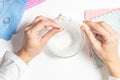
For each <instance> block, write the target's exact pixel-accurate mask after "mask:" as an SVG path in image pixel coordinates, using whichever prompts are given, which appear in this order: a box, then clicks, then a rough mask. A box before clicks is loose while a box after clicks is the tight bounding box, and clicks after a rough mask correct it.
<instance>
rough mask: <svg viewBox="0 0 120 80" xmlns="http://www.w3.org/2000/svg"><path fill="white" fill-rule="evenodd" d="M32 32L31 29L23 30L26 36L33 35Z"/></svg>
mask: <svg viewBox="0 0 120 80" xmlns="http://www.w3.org/2000/svg"><path fill="white" fill-rule="evenodd" d="M33 33H34V31H33V30H28V31H25V34H26V35H27V36H31V35H33Z"/></svg>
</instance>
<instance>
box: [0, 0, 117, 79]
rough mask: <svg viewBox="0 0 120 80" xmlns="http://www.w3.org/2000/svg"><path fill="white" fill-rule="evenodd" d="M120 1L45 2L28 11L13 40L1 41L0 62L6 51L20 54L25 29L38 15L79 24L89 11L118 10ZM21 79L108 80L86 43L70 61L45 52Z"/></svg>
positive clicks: (32, 62)
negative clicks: (18, 51)
mask: <svg viewBox="0 0 120 80" xmlns="http://www.w3.org/2000/svg"><path fill="white" fill-rule="evenodd" d="M118 1H119V0H111V1H110V0H91V1H90V0H46V1H45V2H43V3H42V4H39V5H37V6H35V7H33V8H31V9H29V10H26V11H25V14H24V16H23V18H22V21H21V23H20V25H19V28H18V32H17V34H15V35H14V36H13V37H12V40H10V41H3V40H0V44H1V45H0V51H1V52H0V54H1V56H0V59H2V57H3V54H4V53H5V51H6V50H13V51H17V50H19V49H20V47H21V46H22V42H23V31H24V26H26V25H28V24H29V23H30V22H31V21H32V20H33V19H34V18H35V17H36V16H39V15H43V16H47V17H49V18H55V17H56V16H57V15H58V14H59V13H62V14H63V15H64V16H66V17H69V18H72V19H74V20H76V21H79V22H80V21H82V20H84V11H85V10H86V9H102V8H118V7H119V2H118ZM22 80H107V72H106V69H105V68H99V69H98V68H96V66H95V64H94V62H93V61H92V59H91V58H89V56H88V43H87V41H85V44H84V46H83V49H82V50H81V52H80V53H79V54H77V55H76V56H74V57H71V58H66V59H63V58H57V57H54V56H52V55H51V54H49V52H48V51H46V50H44V51H43V52H42V53H41V54H40V55H38V56H37V57H35V58H34V59H33V60H32V61H31V62H30V63H29V68H28V70H27V71H26V72H25V74H24V76H23V78H22Z"/></svg>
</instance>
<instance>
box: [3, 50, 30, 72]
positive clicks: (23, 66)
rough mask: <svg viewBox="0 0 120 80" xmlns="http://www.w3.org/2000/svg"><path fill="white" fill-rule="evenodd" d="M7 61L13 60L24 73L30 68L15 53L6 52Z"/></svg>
mask: <svg viewBox="0 0 120 80" xmlns="http://www.w3.org/2000/svg"><path fill="white" fill-rule="evenodd" d="M5 59H6V60H8V59H10V60H12V61H13V62H15V64H16V65H18V66H19V67H20V68H21V70H22V71H25V70H26V69H27V68H28V65H27V64H26V63H25V62H23V61H22V60H21V59H20V58H19V57H18V56H17V55H15V54H14V53H13V52H10V51H6V53H5Z"/></svg>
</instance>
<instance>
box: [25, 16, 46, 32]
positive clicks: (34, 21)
mask: <svg viewBox="0 0 120 80" xmlns="http://www.w3.org/2000/svg"><path fill="white" fill-rule="evenodd" d="M43 19H45V18H44V17H43V16H37V17H36V18H35V19H34V20H33V22H32V23H31V24H29V26H28V27H26V28H25V31H27V30H29V29H31V28H32V27H34V26H35V25H36V24H37V23H38V22H39V21H40V20H43Z"/></svg>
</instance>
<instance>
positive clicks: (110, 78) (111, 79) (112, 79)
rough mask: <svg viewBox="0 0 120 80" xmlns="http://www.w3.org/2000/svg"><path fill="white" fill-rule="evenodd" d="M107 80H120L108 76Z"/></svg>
mask: <svg viewBox="0 0 120 80" xmlns="http://www.w3.org/2000/svg"><path fill="white" fill-rule="evenodd" d="M109 80H120V79H119V78H115V77H112V76H109Z"/></svg>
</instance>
